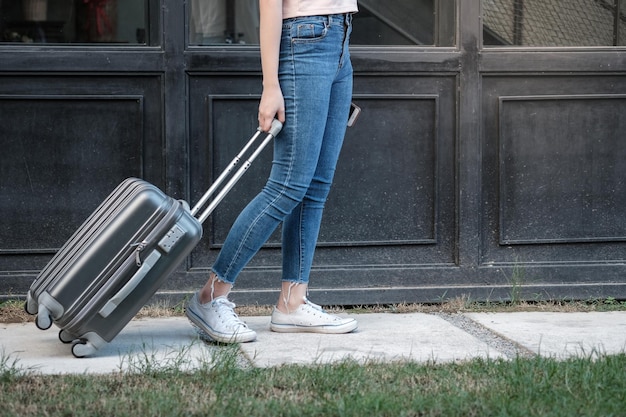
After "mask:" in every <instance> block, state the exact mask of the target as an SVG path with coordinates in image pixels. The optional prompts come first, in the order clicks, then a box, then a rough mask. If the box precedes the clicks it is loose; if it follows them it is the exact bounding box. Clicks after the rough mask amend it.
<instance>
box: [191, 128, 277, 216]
mask: <svg viewBox="0 0 626 417" xmlns="http://www.w3.org/2000/svg"><path fill="white" fill-rule="evenodd" d="M282 128H283V124H282V123H281V122H280V121H278V120H276V119H274V120H273V121H272V126H271V127H270V130H269V131H268V132H267V136H265V138H264V139H263V141H262V142H261V143H260V144H259V146H257V148H256V149H255V150H254V152H252V154H250V156H249V157H248V159H246V161H245V162H244V163H243V165H242V166H241V167H240V168H239V169H238V170H237V171H236V172H235V173H234V174H232V177H231V178H230V180H229V181H228V182H227V183H226V185H224V187H223V188H222V189H221V190H220V192H219V193H218V194H217V195H216V196H215V197H214V198H213V200H212V201H211V203H210V204H209V205H208V207H207V208H206V209H205V210H204V211H203V212H202V213H201V214H200V215H199V216H198V217H197V219H198V221H199V222H200V223H204V222H205V220H206V219H207V218H208V217H209V216H210V215H211V213H212V212H213V210H215V208H216V207H217V205H218V204H219V203H220V202H221V201H222V200H223V199H224V197H226V194H228V192H229V191H230V190H231V189H232V188H233V187H234V186H235V184H236V183H237V181H239V179H240V178H241V177H242V176H243V174H245V172H246V171H247V170H248V168H250V165H252V162H254V160H255V159H256V157H257V156H259V154H260V153H261V151H263V149H264V148H265V146H266V145H267V144H268V143H269V142H270V141H271V140H272V138H275V137H276V136H277V135H278V134H279V133H280V131H281V130H282ZM262 133H263V131H262V130H261V128H260V127H259V128H258V129H257V132H256V133H255V134H254V136H252V137H251V138H250V140H249V141H248V143H246V144H245V146H244V147H243V149H242V150H241V151H240V152H239V153H238V154H237V156H235V158H234V159H233V160H232V161H231V162H230V164H228V167H227V168H226V169H225V170H224V172H222V173H221V174H220V176H219V177H218V178H217V179H216V180H215V182H214V183H213V185H211V187H210V188H209V189H208V190H207V192H206V193H204V195H203V196H202V197H201V198H200V200H199V201H198V203H197V204H196V205H195V206H194V207H193V208H192V209H191V214H192V215H193V216H195V215H196V214H197V213H198V212H199V211H200V210H201V209H202V207H204V206H205V205H206V203H207V201H209V199H210V198H211V196H212V195H213V194H215V192H216V191H217V189H218V188H219V187H220V186H221V185H222V183H223V182H224V181H226V179H227V178H228V176H229V175H230V174H231V173H232V171H233V170H234V169H235V168H236V167H237V165H239V163H240V162H241V160H242V158H244V156H245V155H246V154H247V153H248V152H249V151H250V148H251V147H252V145H254V143H255V142H256V140H257V139H258V138H259V136H261V134H262Z"/></svg>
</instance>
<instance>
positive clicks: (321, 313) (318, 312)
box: [304, 297, 341, 321]
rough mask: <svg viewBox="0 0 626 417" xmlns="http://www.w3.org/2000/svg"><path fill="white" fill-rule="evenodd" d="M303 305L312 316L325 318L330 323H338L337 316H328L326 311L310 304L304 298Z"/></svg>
mask: <svg viewBox="0 0 626 417" xmlns="http://www.w3.org/2000/svg"><path fill="white" fill-rule="evenodd" d="M304 305H305V306H308V307H310V308H311V309H312V310H308V309H307V310H308V312H309V313H311V314H314V315H316V316H321V317H326V318H327V319H329V320H332V321H338V320H341V319H340V318H339V317H338V316H335V315H333V314H329V313H328V312H326V310H324V309H323V308H322V307H321V306H319V305H317V304H315V303H312V302H311V301H309V299H308V298H306V297H304Z"/></svg>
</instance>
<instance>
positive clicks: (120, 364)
mask: <svg viewBox="0 0 626 417" xmlns="http://www.w3.org/2000/svg"><path fill="white" fill-rule="evenodd" d="M354 317H355V318H356V319H357V320H358V321H359V329H358V330H357V331H355V332H353V333H350V334H345V335H320V334H281V333H273V332H270V331H269V317H244V318H243V319H244V320H245V321H246V322H247V323H248V324H249V326H250V327H251V328H252V329H254V330H255V331H256V332H257V333H258V338H257V341H255V342H252V343H245V344H242V345H241V346H240V352H241V357H242V361H246V362H248V363H249V364H251V365H253V366H259V367H268V366H280V365H282V364H313V363H326V362H332V361H338V360H342V359H346V358H352V359H355V360H358V361H366V360H374V361H395V360H413V361H419V362H435V363H444V362H452V361H465V360H469V359H472V358H478V357H480V358H492V359H495V358H505V359H506V358H508V359H510V358H513V357H515V356H516V355H523V356H532V355H536V354H540V355H544V356H550V357H556V358H559V359H564V358H567V357H571V356H573V355H582V356H589V355H596V354H616V353H622V352H624V351H626V349H625V348H626V312H607V313H595V312H594V313H542V312H537V313H535V312H533V313H467V314H425V313H410V314H392V313H376V314H355V315H354ZM55 329H56V328H55V327H54V326H53V328H51V329H50V330H47V331H41V330H39V329H37V328H36V327H35V325H34V324H33V323H24V324H1V323H0V355H1V357H0V360H3V361H4V362H8V363H9V364H12V363H13V362H14V361H15V363H16V366H17V367H19V368H21V369H26V370H31V371H34V372H40V373H43V374H62V373H81V374H82V373H108V372H116V371H120V370H132V369H141V367H142V364H145V363H151V364H153V366H178V367H182V368H189V369H193V368H195V367H198V366H200V365H202V364H204V365H206V364H207V363H208V364H210V363H211V361H212V360H213V359H214V356H215V353H216V352H219V351H220V349H222V350H223V349H224V347H222V346H217V345H215V344H212V343H206V342H204V341H203V340H202V339H201V338H199V337H198V334H197V333H196V331H195V330H194V328H192V327H191V325H190V324H189V323H188V321H187V319H186V318H184V317H175V318H155V319H138V320H133V321H131V323H130V324H129V325H128V326H127V327H126V328H125V329H124V330H123V331H122V332H121V333H120V334H119V335H118V336H117V337H116V338H115V339H114V340H113V342H112V343H110V344H109V345H107V346H106V347H104V348H102V349H100V350H99V351H98V352H97V353H96V354H94V355H93V356H92V357H88V358H82V359H77V358H74V357H73V356H72V353H71V348H70V345H67V344H62V343H61V342H60V341H59V339H58V329H56V330H55Z"/></svg>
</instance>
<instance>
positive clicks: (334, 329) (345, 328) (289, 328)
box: [270, 320, 359, 334]
mask: <svg viewBox="0 0 626 417" xmlns="http://www.w3.org/2000/svg"><path fill="white" fill-rule="evenodd" d="M358 327H359V324H358V322H357V321H356V320H353V321H351V322H348V323H344V324H340V325H337V326H329V325H322V326H301V325H297V324H291V323H274V322H270V330H271V331H273V332H277V333H322V334H344V333H351V332H353V331H355V330H356V329H357V328H358Z"/></svg>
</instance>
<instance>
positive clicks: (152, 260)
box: [98, 249, 161, 318]
mask: <svg viewBox="0 0 626 417" xmlns="http://www.w3.org/2000/svg"><path fill="white" fill-rule="evenodd" d="M160 257H161V254H160V253H159V251H158V250H156V249H155V250H153V251H152V252H151V253H150V255H148V257H147V258H146V259H145V260H144V261H143V264H142V265H141V267H140V268H139V269H138V270H137V272H135V275H133V276H132V277H131V279H129V280H128V282H127V283H126V285H124V286H123V287H122V288H121V289H120V290H119V291H118V292H117V294H115V295H114V296H113V297H111V299H110V300H109V301H108V302H107V303H106V304H105V305H104V307H102V308H101V309H100V311H99V312H98V314H100V315H101V316H102V317H104V318H107V317H109V315H111V313H112V312H113V311H115V309H116V308H117V306H118V305H120V304H121V303H122V301H124V300H125V299H126V297H128V295H129V294H130V293H131V292H132V291H133V290H134V289H135V288H136V287H137V285H139V283H140V282H141V281H142V280H143V279H144V277H145V276H146V275H147V274H148V272H149V271H150V270H151V269H152V267H153V266H154V265H155V264H156V263H157V261H158V260H159V258H160Z"/></svg>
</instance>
